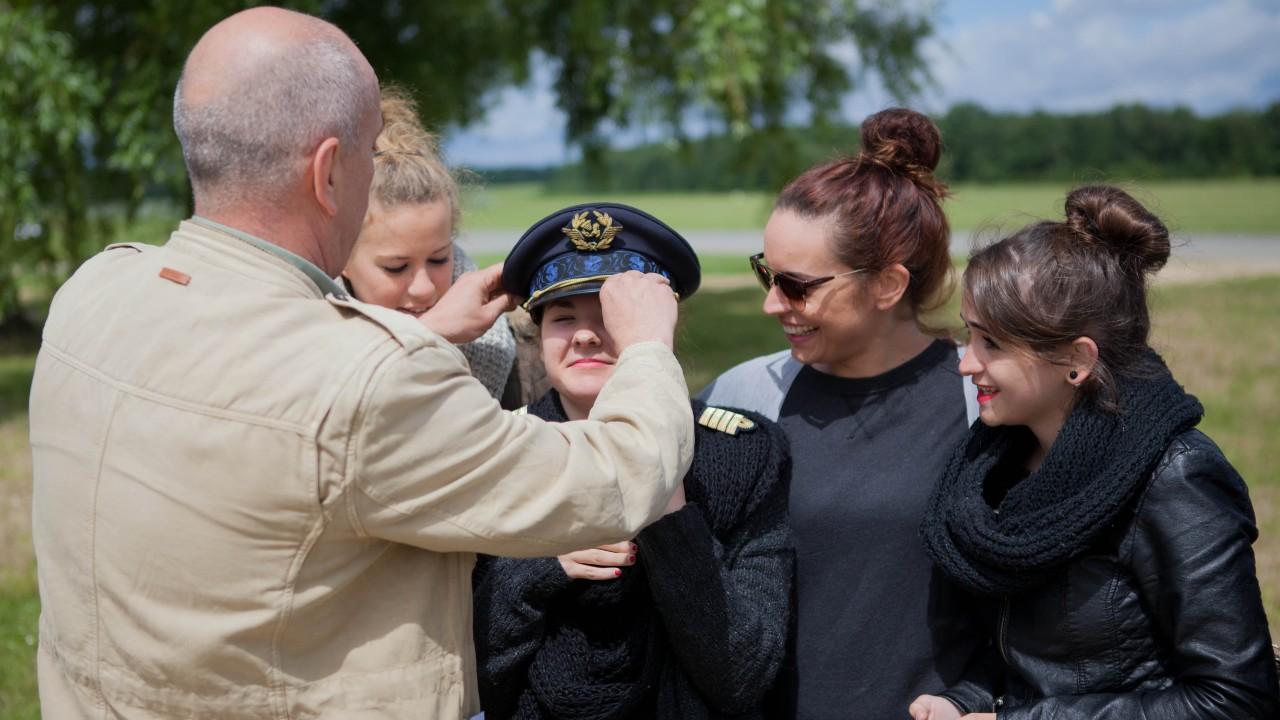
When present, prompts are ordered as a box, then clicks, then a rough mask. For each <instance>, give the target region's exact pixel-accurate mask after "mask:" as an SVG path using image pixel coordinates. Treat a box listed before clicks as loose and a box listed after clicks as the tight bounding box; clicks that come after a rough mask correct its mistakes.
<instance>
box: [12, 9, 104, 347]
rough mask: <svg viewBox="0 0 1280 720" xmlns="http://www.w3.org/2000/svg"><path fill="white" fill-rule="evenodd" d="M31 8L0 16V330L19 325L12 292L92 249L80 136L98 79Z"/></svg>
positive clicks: (85, 133)
mask: <svg viewBox="0 0 1280 720" xmlns="http://www.w3.org/2000/svg"><path fill="white" fill-rule="evenodd" d="M47 19H48V16H47V14H46V13H44V12H41V11H39V10H21V9H19V10H7V11H4V12H0V65H3V67H4V68H5V71H4V72H3V73H0V257H2V258H4V261H3V264H0V327H6V326H11V325H13V324H15V323H21V322H22V321H23V318H22V316H21V315H20V314H18V312H17V310H18V300H19V296H18V294H19V288H20V286H21V284H22V282H23V281H24V280H26V279H28V278H31V279H38V278H39V277H42V276H50V275H58V274H59V273H64V272H66V270H67V268H68V267H69V266H70V265H71V264H72V263H74V262H76V261H77V260H78V259H79V258H81V257H83V256H84V255H85V254H86V253H88V252H91V248H93V247H95V246H96V242H95V238H96V237H98V233H96V232H95V230H96V228H95V226H94V225H95V224H94V223H92V222H91V221H90V217H89V201H90V193H89V186H88V177H89V172H88V168H87V166H86V156H87V152H86V151H87V148H86V138H87V137H89V136H90V135H91V133H92V123H91V118H92V110H93V108H94V107H95V106H97V105H98V104H99V102H100V100H101V94H100V92H99V85H98V80H97V76H96V75H95V73H94V72H93V70H92V69H91V68H89V67H87V66H85V65H84V64H82V63H80V62H78V61H77V59H76V58H75V57H74V54H73V52H72V47H71V43H70V41H69V39H68V38H67V37H66V36H65V35H62V34H60V33H57V32H54V31H52V30H50V29H49V26H48V23H47Z"/></svg>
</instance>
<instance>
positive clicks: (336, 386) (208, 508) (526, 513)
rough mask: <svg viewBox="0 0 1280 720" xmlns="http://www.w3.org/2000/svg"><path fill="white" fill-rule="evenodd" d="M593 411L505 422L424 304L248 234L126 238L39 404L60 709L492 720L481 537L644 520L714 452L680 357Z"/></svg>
mask: <svg viewBox="0 0 1280 720" xmlns="http://www.w3.org/2000/svg"><path fill="white" fill-rule="evenodd" d="M174 271H176V272H174ZM162 273H163V274H164V275H167V276H169V277H170V278H173V279H172V280H171V279H165V278H164V277H163V276H162ZM184 280H185V284H183V283H184ZM591 417H592V420H591V421H586V422H577V423H565V424H554V423H552V424H548V423H543V422H541V421H539V420H537V419H536V418H533V417H528V416H516V415H513V414H511V413H507V412H503V411H501V410H500V409H499V407H498V404H497V402H496V401H494V400H493V399H492V398H491V397H490V396H489V394H488V393H487V392H485V389H484V388H483V387H482V386H481V385H480V383H478V382H476V381H475V380H474V379H473V378H472V377H471V376H470V375H469V374H468V372H467V366H466V364H465V362H464V360H463V358H462V356H461V354H460V353H459V352H458V351H457V349H455V348H454V347H453V346H452V345H451V344H450V343H448V342H447V341H445V340H444V339H443V338H440V337H438V336H436V335H433V334H432V333H430V332H428V331H426V330H425V329H423V328H422V326H421V325H420V324H419V323H418V322H417V321H415V320H413V319H412V318H410V317H408V316H405V315H402V314H399V313H396V312H393V311H389V310H384V309H382V308H377V307H372V306H368V305H363V304H360V303H357V302H355V301H351V300H344V299H341V298H338V297H335V296H333V295H330V296H329V297H328V298H327V299H322V297H321V294H320V290H319V289H318V288H317V285H316V283H315V282H314V281H312V280H311V279H309V278H308V276H307V275H305V274H303V273H302V272H300V271H299V270H298V269H297V268H295V267H294V266H292V265H290V264H289V263H287V262H285V261H283V260H281V259H279V258H278V257H276V256H275V255H272V254H269V253H267V252H264V251H262V250H260V249H258V248H256V247H254V246H252V245H250V244H247V243H246V242H245V241H243V240H241V239H238V238H236V237H233V236H231V235H229V234H225V233H222V232H218V231H215V230H212V229H209V228H206V227H203V226H200V225H197V224H194V223H192V222H184V223H183V224H182V225H181V226H180V227H179V229H178V230H177V231H176V232H175V233H174V234H173V235H172V237H171V238H170V240H169V243H168V244H167V245H165V246H163V247H160V248H150V247H148V248H145V249H140V248H132V247H128V246H125V247H118V248H114V249H108V250H107V251H104V252H103V253H101V254H100V255H98V256H97V257H95V258H93V259H91V260H90V261H89V262H87V263H86V264H85V265H84V266H83V267H82V268H81V269H80V270H79V271H77V272H76V274H75V276H74V277H72V278H71V280H69V281H68V282H67V283H66V285H65V286H64V287H63V288H62V289H61V290H60V291H59V292H58V295H57V297H56V298H55V299H54V303H53V307H52V310H51V312H50V315H49V320H48V322H47V324H46V326H45V331H44V345H43V348H42V349H41V351H40V356H39V359H38V360H37V365H36V375H35V382H34V385H33V387H32V393H31V447H32V454H33V457H34V476H35V494H34V503H33V505H34V508H33V512H34V528H33V530H34V539H35V546H36V555H37V559H38V561H39V579H40V595H41V601H42V612H41V619H40V648H39V656H38V658H39V659H38V664H39V683H40V695H41V707H42V709H43V712H44V717H46V718H50V719H52V720H60V719H62V718H89V717H93V718H102V717H130V718H134V717H136V718H179V717H182V718H187V717H217V718H240V717H244V718H313V717H332V718H346V719H357V718H459V717H464V716H469V715H470V714H472V713H474V712H476V711H477V710H478V708H477V702H476V691H475V672H474V659H473V650H472V641H471V585H470V574H471V568H472V564H473V561H474V555H473V553H476V552H484V553H492V554H499V555H517V556H537V555H552V554H556V553H561V552H566V551H568V550H570V549H573V548H580V547H584V546H590V545H593V544H597V543H604V542H613V541H617V540H620V539H623V538H628V537H632V536H634V535H635V533H636V532H637V531H638V530H639V529H640V528H641V527H643V526H644V525H646V524H647V523H649V522H650V521H651V520H653V519H655V518H656V517H658V516H659V515H660V514H661V512H662V509H663V507H664V505H665V503H666V500H667V498H668V496H669V495H670V494H671V492H672V490H673V489H674V487H675V484H676V482H677V481H678V480H679V479H680V478H681V477H682V476H683V475H684V473H685V471H686V469H687V468H688V465H689V461H690V455H691V451H692V444H693V420H692V417H691V415H690V413H689V402H688V399H687V389H686V388H685V385H684V381H683V379H682V376H681V372H680V368H679V366H678V364H677V363H676V361H675V359H674V357H673V356H672V354H671V352H670V351H669V350H668V349H666V348H665V347H664V346H662V345H660V344H658V343H647V344H642V345H637V346H634V347H631V348H629V349H628V350H627V351H626V352H624V353H622V357H621V358H620V359H619V362H618V365H617V368H616V371H615V374H614V376H613V379H612V380H611V381H610V382H609V384H608V386H607V387H606V388H605V389H604V391H603V392H602V393H601V395H600V398H599V400H598V401H597V403H596V405H595V408H594V409H593V410H592V415H591ZM600 421H606V422H600Z"/></svg>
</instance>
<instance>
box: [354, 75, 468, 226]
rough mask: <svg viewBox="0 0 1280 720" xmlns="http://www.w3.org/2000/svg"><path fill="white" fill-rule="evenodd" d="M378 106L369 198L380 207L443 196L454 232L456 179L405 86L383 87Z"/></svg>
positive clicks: (458, 214)
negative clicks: (379, 126)
mask: <svg viewBox="0 0 1280 720" xmlns="http://www.w3.org/2000/svg"><path fill="white" fill-rule="evenodd" d="M381 109H382V123H383V125H382V132H381V133H379V134H378V139H377V140H376V141H375V142H374V156H373V184H372V185H370V187H369V198H370V199H371V200H377V201H378V202H379V203H380V204H381V205H382V206H383V207H385V208H390V207H395V206H397V205H408V204H415V203H429V202H435V201H437V200H443V201H445V202H447V203H449V215H450V218H451V219H452V221H453V232H454V234H457V232H458V222H459V220H460V219H461V214H462V213H461V208H460V207H459V206H458V181H457V180H456V179H455V178H454V176H453V174H452V173H450V172H449V168H448V167H447V166H446V165H445V161H444V156H443V154H442V153H441V152H440V143H439V140H438V139H437V138H436V136H435V135H433V134H431V133H430V132H427V130H426V129H425V128H423V127H422V121H421V120H419V119H418V109H417V105H416V104H415V103H414V101H413V98H412V97H410V95H409V93H408V92H406V91H405V90H402V89H401V88H398V87H394V86H391V87H385V88H383V90H382V102H381Z"/></svg>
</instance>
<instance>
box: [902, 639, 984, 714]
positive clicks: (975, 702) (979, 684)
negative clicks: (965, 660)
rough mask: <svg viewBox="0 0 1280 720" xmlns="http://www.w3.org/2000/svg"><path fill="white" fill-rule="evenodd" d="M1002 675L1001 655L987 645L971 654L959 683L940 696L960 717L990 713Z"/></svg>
mask: <svg viewBox="0 0 1280 720" xmlns="http://www.w3.org/2000/svg"><path fill="white" fill-rule="evenodd" d="M1003 673H1004V663H1003V662H1002V661H1001V660H1000V651H999V650H997V649H996V646H995V643H987V644H986V645H984V646H982V647H981V648H979V649H978V650H977V652H975V653H974V657H973V659H972V660H971V661H970V662H969V667H967V668H966V669H965V673H964V676H963V677H961V678H960V681H959V682H957V683H956V684H955V685H952V686H951V687H949V688H947V690H946V691H945V692H942V693H939V695H940V696H941V697H944V698H946V699H947V700H948V701H950V702H951V704H952V705H955V706H956V709H957V710H959V711H960V714H961V715H967V714H969V713H989V712H992V708H994V707H995V691H996V688H997V687H999V685H1000V678H1001V675H1002V674H1003ZM912 699H913V700H914V699H915V698H912Z"/></svg>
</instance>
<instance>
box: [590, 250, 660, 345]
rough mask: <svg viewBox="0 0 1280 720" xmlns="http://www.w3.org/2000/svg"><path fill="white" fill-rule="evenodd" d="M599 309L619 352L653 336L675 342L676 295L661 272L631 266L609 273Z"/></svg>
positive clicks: (602, 289)
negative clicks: (649, 271) (621, 270)
mask: <svg viewBox="0 0 1280 720" xmlns="http://www.w3.org/2000/svg"><path fill="white" fill-rule="evenodd" d="M600 310H601V313H602V314H603V316H604V326H605V329H606V330H608V331H609V335H610V337H612V338H613V342H614V344H615V345H617V347H618V352H619V353H621V352H622V351H623V350H626V349H627V348H628V347H631V346H632V345H635V344H636V343H642V342H649V341H654V340H656V341H658V342H660V343H662V344H664V345H666V346H667V347H673V346H674V338H675V330H676V297H675V293H674V292H672V290H671V281H669V280H667V279H666V278H665V277H663V276H661V275H658V274H656V273H639V272H636V271H635V270H629V271H627V272H625V273H621V274H618V275H611V276H609V279H608V280H605V281H604V285H603V286H601V288H600Z"/></svg>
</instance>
